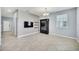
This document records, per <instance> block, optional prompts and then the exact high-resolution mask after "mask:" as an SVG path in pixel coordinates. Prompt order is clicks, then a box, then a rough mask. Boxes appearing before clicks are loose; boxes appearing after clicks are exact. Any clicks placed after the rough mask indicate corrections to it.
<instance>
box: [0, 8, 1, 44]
mask: <svg viewBox="0 0 79 59" xmlns="http://www.w3.org/2000/svg"><path fill="white" fill-rule="evenodd" d="M0 45H1V8H0Z"/></svg>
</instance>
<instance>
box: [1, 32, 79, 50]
mask: <svg viewBox="0 0 79 59" xmlns="http://www.w3.org/2000/svg"><path fill="white" fill-rule="evenodd" d="M1 50H2V51H78V50H79V43H78V42H77V41H76V40H74V39H70V38H64V37H59V36H51V35H46V34H41V33H37V34H34V35H30V36H26V37H23V38H16V37H15V36H14V35H13V34H12V33H11V32H4V33H3V39H2V49H1Z"/></svg>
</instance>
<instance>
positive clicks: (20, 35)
mask: <svg viewBox="0 0 79 59" xmlns="http://www.w3.org/2000/svg"><path fill="white" fill-rule="evenodd" d="M36 33H39V32H33V33H29V34H25V35H20V36H18V37H17V38H22V37H25V36H29V35H33V34H36Z"/></svg>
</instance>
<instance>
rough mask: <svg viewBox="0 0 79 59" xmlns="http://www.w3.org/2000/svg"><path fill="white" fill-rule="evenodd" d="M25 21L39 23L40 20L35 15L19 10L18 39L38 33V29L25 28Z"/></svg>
mask: <svg viewBox="0 0 79 59" xmlns="http://www.w3.org/2000/svg"><path fill="white" fill-rule="evenodd" d="M24 21H32V22H39V18H38V17H37V16H35V15H32V14H29V13H28V12H26V11H22V10H20V9H19V10H18V20H17V22H18V23H17V34H18V37H21V36H25V35H29V34H32V33H35V32H38V28H37V29H36V28H34V27H33V28H24Z"/></svg>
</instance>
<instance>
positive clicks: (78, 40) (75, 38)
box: [50, 33, 79, 42]
mask: <svg viewBox="0 0 79 59" xmlns="http://www.w3.org/2000/svg"><path fill="white" fill-rule="evenodd" d="M50 35H56V36H60V37H65V38H70V39H74V40H77V42H79V38H77V37H69V36H65V35H61V34H55V33H54V34H50Z"/></svg>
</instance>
